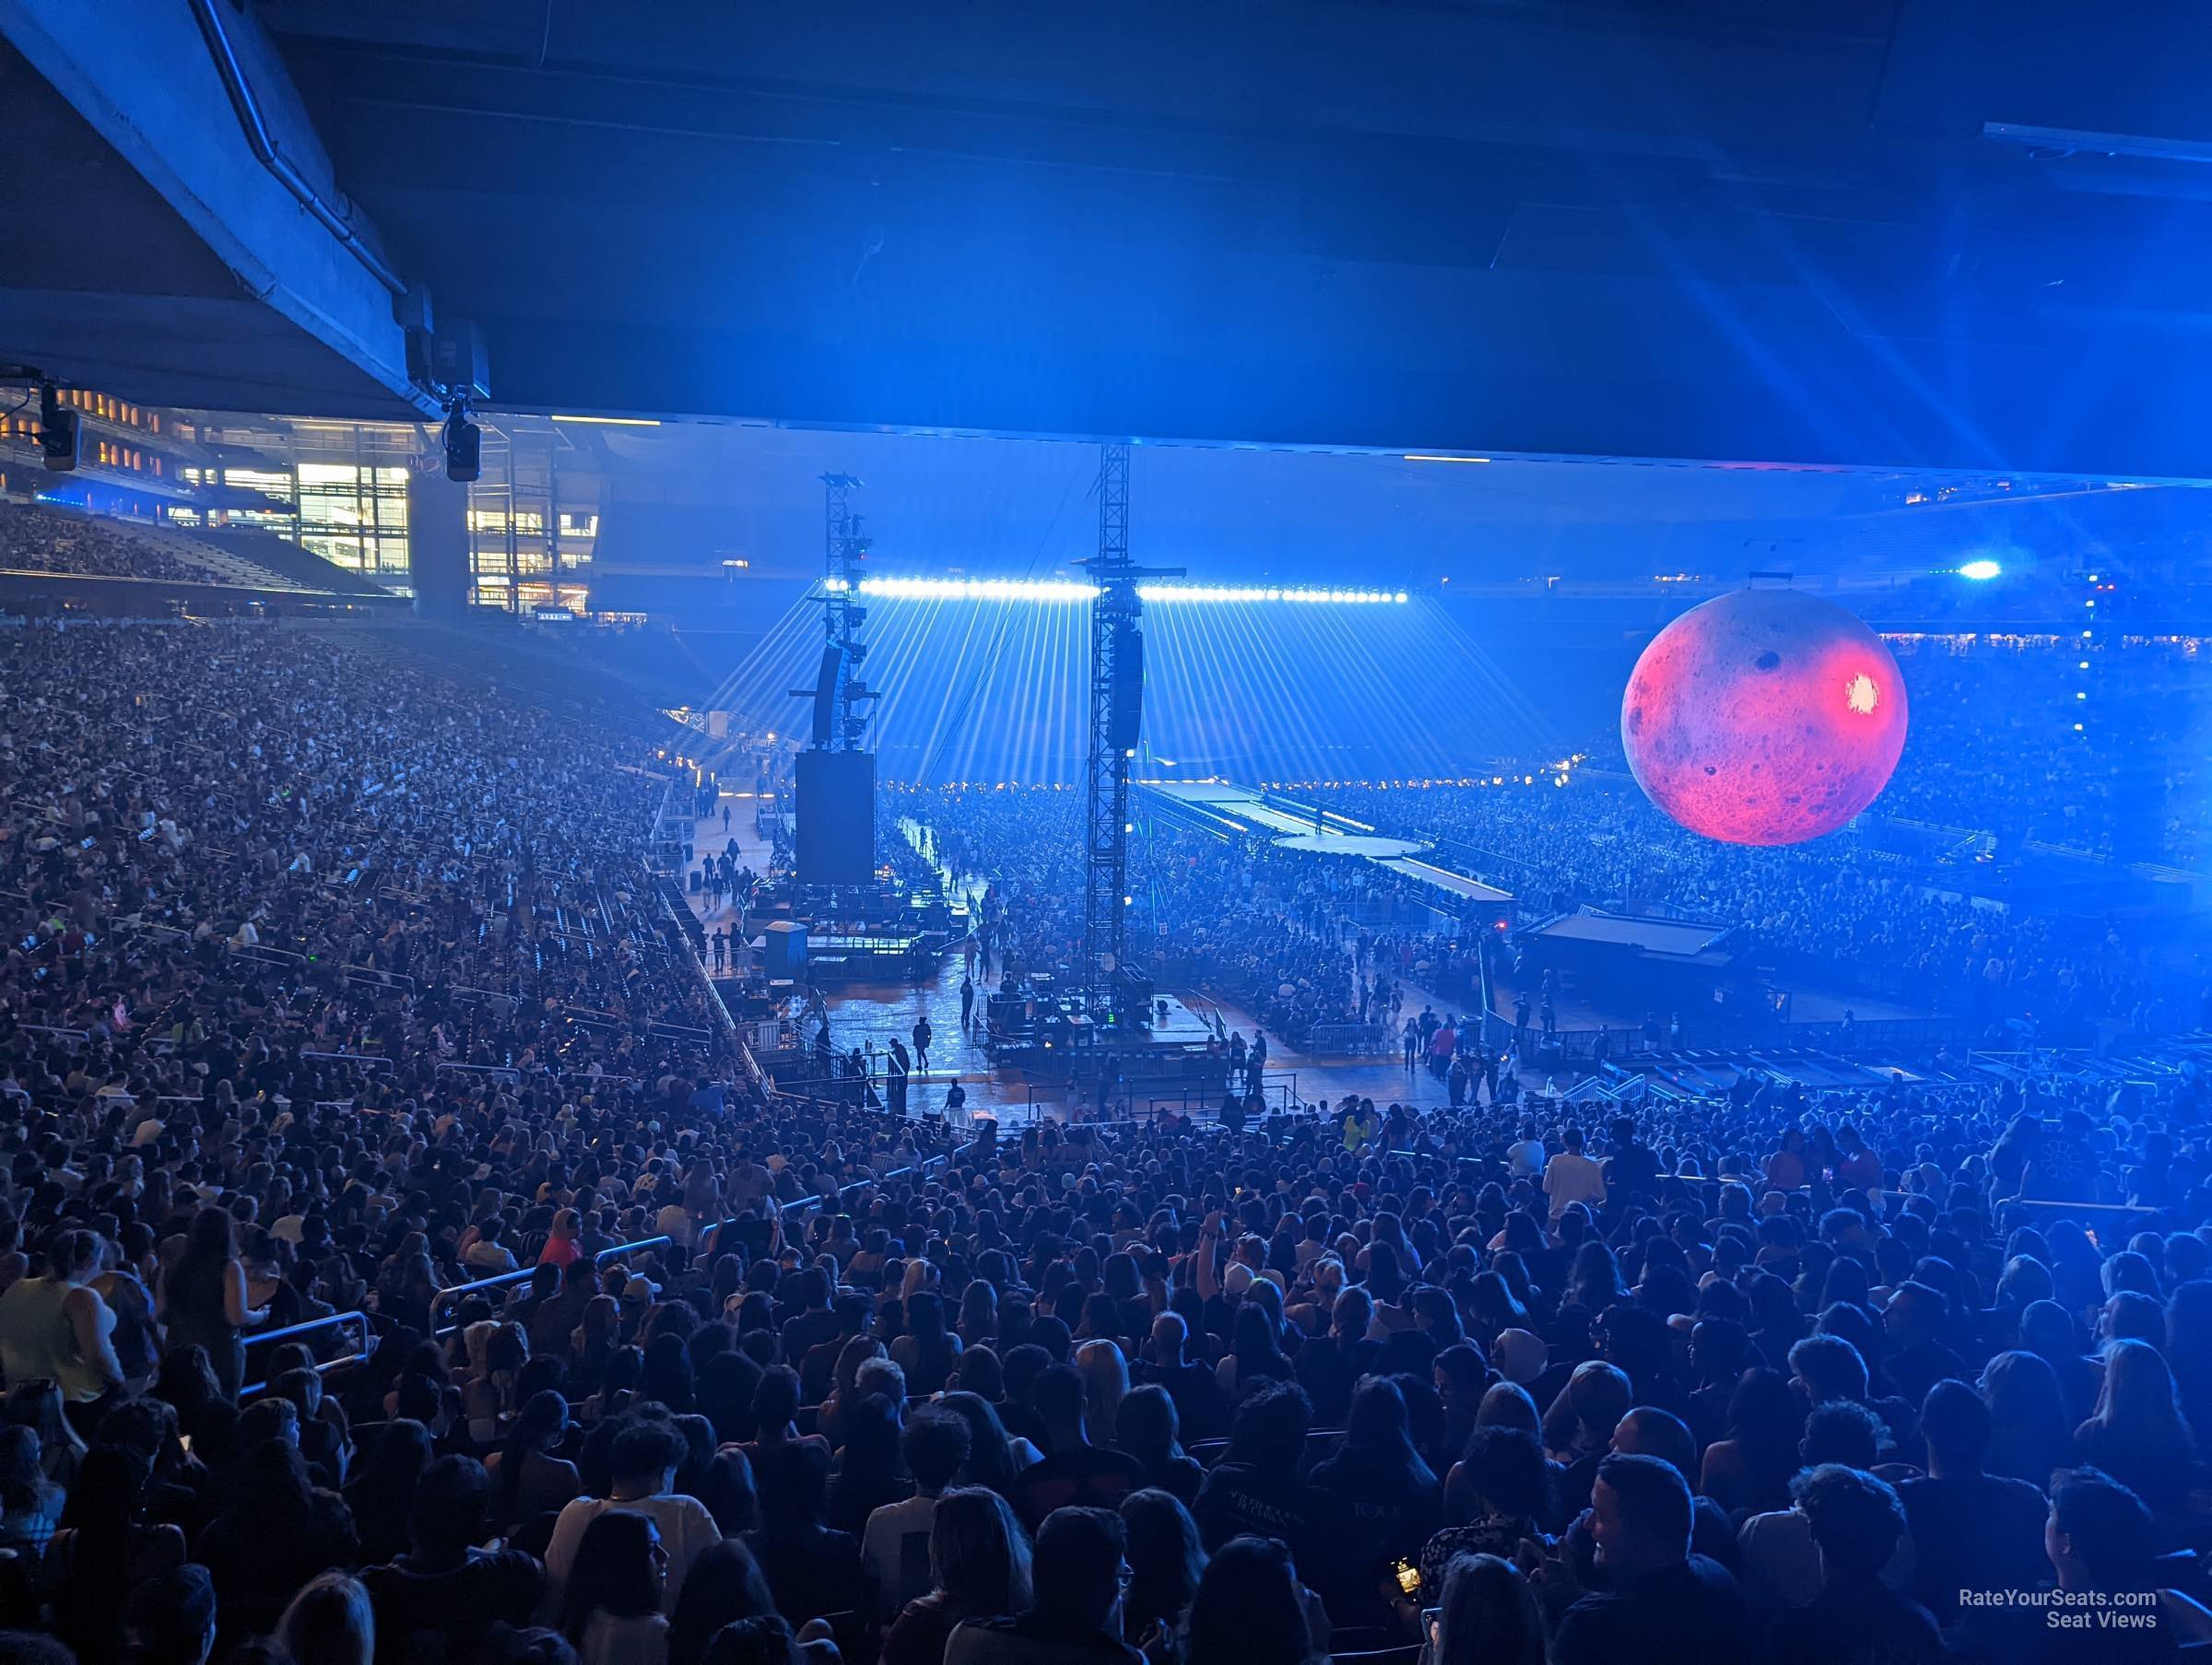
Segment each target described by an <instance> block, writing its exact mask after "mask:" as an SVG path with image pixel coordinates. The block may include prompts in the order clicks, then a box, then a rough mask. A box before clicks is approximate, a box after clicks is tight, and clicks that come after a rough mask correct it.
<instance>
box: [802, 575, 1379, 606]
mask: <svg viewBox="0 0 2212 1665" xmlns="http://www.w3.org/2000/svg"><path fill="white" fill-rule="evenodd" d="M823 587H824V588H825V589H827V590H829V591H830V592H833V593H841V592H843V591H844V589H845V588H846V581H845V580H843V579H837V578H832V579H825V580H823ZM858 588H859V591H860V593H861V594H863V595H874V596H880V597H882V598H883V599H885V600H887V601H932V602H935V601H975V602H1088V601H1092V600H1095V599H1096V598H1097V596H1098V593H1099V588H1098V586H1097V585H1096V584H1085V583H1078V582H1076V581H1074V580H1068V579H1047V578H864V579H862V580H860V583H859V585H858ZM1136 593H1137V596H1138V599H1140V600H1143V601H1147V602H1231V603H1235V602H1306V603H1319V604H1330V605H1336V606H1375V605H1378V604H1390V605H1396V606H1402V605H1404V604H1405V603H1406V600H1407V596H1406V592H1405V591H1403V590H1345V589H1335V588H1330V589H1322V588H1317V587H1313V586H1310V585H1292V586H1289V587H1287V588H1286V587H1281V586H1277V585H1265V584H1139V585H1137V587H1136Z"/></svg>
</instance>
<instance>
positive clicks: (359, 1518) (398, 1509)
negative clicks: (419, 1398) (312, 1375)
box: [346, 1401, 567, 1566]
mask: <svg viewBox="0 0 2212 1665" xmlns="http://www.w3.org/2000/svg"><path fill="white" fill-rule="evenodd" d="M562 1408H563V1410H566V1408H567V1406H566V1403H565V1401H564V1403H563V1406H562ZM430 1455H431V1452H430V1431H429V1429H428V1428H426V1427H424V1426H423V1425H421V1424H420V1423H418V1422H417V1421H415V1420H414V1419H413V1418H412V1417H406V1416H401V1417H394V1419H393V1420H392V1421H390V1422H388V1423H386V1424H385V1425H383V1428H382V1430H381V1431H380V1432H379V1433H378V1435H377V1436H376V1438H375V1439H374V1440H373V1441H372V1442H371V1444H370V1446H369V1448H368V1450H367V1452H366V1453H365V1454H364V1457H363V1460H362V1461H361V1464H360V1466H359V1471H358V1472H356V1473H355V1474H354V1476H353V1478H352V1479H350V1480H348V1481H347V1483H346V1506H347V1507H348V1508H350V1509H351V1510H352V1511H353V1524H354V1528H355V1530H357V1531H358V1532H359V1534H360V1540H361V1560H362V1562H363V1564H364V1565H370V1566H380V1565H382V1564H383V1563H385V1562H387V1561H392V1560H395V1559H396V1558H397V1557H398V1556H399V1555H400V1554H402V1553H404V1552H405V1551H406V1547H407V1511H408V1510H409V1509H410V1508H411V1507H414V1501H415V1486H416V1483H417V1482H418V1481H420V1480H421V1478H422V1472H423V1471H424V1470H425V1469H427V1468H429V1466H430Z"/></svg>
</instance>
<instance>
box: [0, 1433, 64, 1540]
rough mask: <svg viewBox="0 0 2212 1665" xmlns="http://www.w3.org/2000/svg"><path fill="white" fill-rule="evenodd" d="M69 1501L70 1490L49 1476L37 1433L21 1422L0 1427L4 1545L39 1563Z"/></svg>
mask: <svg viewBox="0 0 2212 1665" xmlns="http://www.w3.org/2000/svg"><path fill="white" fill-rule="evenodd" d="M67 1502H68V1494H67V1493H66V1492H65V1491H63V1489H62V1488H61V1487H60V1486H58V1485H55V1484H54V1483H53V1482H52V1481H51V1480H49V1479H47V1478H46V1472H45V1466H44V1463H43V1462H42V1460H41V1443H40V1440H39V1436H38V1435H37V1433H36V1432H34V1431H33V1430H32V1429H30V1428H28V1427H25V1426H24V1425H21V1424H19V1423H13V1424H9V1425H6V1426H5V1427H0V1549H9V1550H13V1551H14V1552H15V1553H16V1554H18V1556H20V1557H21V1558H22V1559H23V1560H24V1561H26V1562H28V1563H29V1564H31V1565H37V1563H38V1562H39V1560H40V1559H41V1557H42V1556H44V1554H46V1545H47V1544H48V1543H49V1542H52V1541H53V1534H54V1530H55V1529H56V1528H58V1527H59V1526H60V1525H61V1523H62V1510H63V1507H64V1506H65V1504H66V1503H67Z"/></svg>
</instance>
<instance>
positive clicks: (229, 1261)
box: [159, 1207, 269, 1410]
mask: <svg viewBox="0 0 2212 1665" xmlns="http://www.w3.org/2000/svg"><path fill="white" fill-rule="evenodd" d="M159 1308H160V1313H161V1320H162V1322H163V1323H164V1324H166V1325H167V1326H168V1329H169V1345H170V1347H171V1349H172V1350H173V1349H175V1348H179V1347H190V1346H198V1347H201V1348H204V1349H205V1350H206V1354H207V1363H208V1365H209V1366H211V1367H212V1368H213V1370H214V1371H215V1379H216V1383H217V1386H218V1388H219V1389H220V1390H221V1392H222V1396H223V1397H224V1398H225V1399H227V1400H229V1401H231V1402H232V1403H233V1404H235V1403H236V1402H237V1401H238V1390H239V1389H240V1388H241V1387H242V1386H244V1384H245V1379H246V1344H245V1342H244V1340H243V1338H242V1334H241V1332H242V1331H245V1330H246V1329H248V1328H249V1327H250V1326H252V1325H254V1324H258V1323H260V1322H261V1321H262V1320H263V1319H266V1318H267V1317H268V1316H269V1315H268V1310H267V1308H265V1307H263V1308H259V1309H256V1308H255V1307H253V1305H252V1304H251V1303H250V1302H249V1301H248V1300H247V1298H246V1269H245V1265H244V1263H243V1262H242V1261H241V1260H239V1258H238V1255H237V1252H236V1250H235V1248H234V1247H233V1225H232V1222H231V1219H230V1216H229V1214H227V1213H226V1212H225V1211H223V1210H222V1209H219V1208H214V1207H206V1208H203V1209H201V1210H200V1212H199V1213H198V1214H194V1215H193V1217H192V1225H191V1226H190V1228H189V1229H188V1230H187V1231H186V1233H185V1237H184V1252H183V1253H182V1255H181V1256H179V1257H178V1259H177V1263H176V1265H175V1266H173V1267H171V1269H170V1273H169V1276H168V1277H166V1278H164V1279H163V1280H162V1282H161V1298H160V1302H159ZM179 1408H180V1410H181V1409H182V1407H179Z"/></svg>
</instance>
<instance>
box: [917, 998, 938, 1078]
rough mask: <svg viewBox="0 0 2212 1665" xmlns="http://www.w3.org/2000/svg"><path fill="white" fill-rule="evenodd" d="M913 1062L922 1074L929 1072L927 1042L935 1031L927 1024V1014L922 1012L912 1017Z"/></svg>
mask: <svg viewBox="0 0 2212 1665" xmlns="http://www.w3.org/2000/svg"><path fill="white" fill-rule="evenodd" d="M913 1033H914V1064H915V1067H916V1068H918V1069H919V1070H920V1071H921V1072H922V1073H923V1074H924V1075H926V1074H928V1073H929V1043H930V1041H931V1039H932V1038H934V1036H935V1030H933V1029H932V1028H931V1027H930V1026H929V1014H928V1013H926V1012H924V1014H922V1015H921V1016H920V1017H917V1018H915V1019H914V1031H913Z"/></svg>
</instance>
